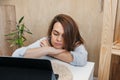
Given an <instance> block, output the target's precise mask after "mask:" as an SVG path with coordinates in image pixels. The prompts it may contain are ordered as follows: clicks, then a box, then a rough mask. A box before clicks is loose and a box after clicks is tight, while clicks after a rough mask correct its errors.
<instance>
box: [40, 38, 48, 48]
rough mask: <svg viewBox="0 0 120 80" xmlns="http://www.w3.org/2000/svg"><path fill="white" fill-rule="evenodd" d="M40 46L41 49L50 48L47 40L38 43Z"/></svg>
mask: <svg viewBox="0 0 120 80" xmlns="http://www.w3.org/2000/svg"><path fill="white" fill-rule="evenodd" d="M40 46H41V47H47V46H50V43H49V41H48V39H44V40H42V41H41V42H40Z"/></svg>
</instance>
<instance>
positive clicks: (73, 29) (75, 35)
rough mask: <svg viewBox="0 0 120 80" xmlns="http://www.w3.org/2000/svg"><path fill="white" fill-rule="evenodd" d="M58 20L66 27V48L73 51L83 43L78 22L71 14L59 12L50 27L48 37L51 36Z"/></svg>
mask: <svg viewBox="0 0 120 80" xmlns="http://www.w3.org/2000/svg"><path fill="white" fill-rule="evenodd" d="M56 22H60V23H61V24H62V26H63V29H64V36H63V38H64V43H65V46H64V49H66V50H68V51H72V50H74V49H75V47H76V46H78V45H80V44H83V39H82V37H81V35H80V33H79V30H78V26H77V24H76V23H75V21H74V20H73V19H72V18H71V17H70V16H68V15H65V14H59V15H57V16H55V17H54V18H53V20H52V22H51V24H50V26H49V29H48V37H50V36H51V32H52V30H53V26H54V24H55V23H56ZM50 40H51V39H50ZM50 44H51V41H50Z"/></svg>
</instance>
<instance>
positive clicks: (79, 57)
mask: <svg viewBox="0 0 120 80" xmlns="http://www.w3.org/2000/svg"><path fill="white" fill-rule="evenodd" d="M44 39H46V37H43V38H41V39H39V40H37V41H36V42H34V43H32V44H31V45H29V46H26V47H21V48H18V49H16V50H15V51H14V52H13V54H12V57H23V56H24V54H25V52H26V50H27V49H30V48H38V47H40V42H41V41H42V40H44ZM70 53H71V54H72V56H73V61H72V62H70V64H71V65H74V66H84V65H85V64H86V63H87V55H88V53H87V51H86V49H85V47H84V45H83V44H81V45H80V46H78V47H76V48H75V50H74V51H70ZM43 58H44V57H43ZM43 58H42V59H43Z"/></svg>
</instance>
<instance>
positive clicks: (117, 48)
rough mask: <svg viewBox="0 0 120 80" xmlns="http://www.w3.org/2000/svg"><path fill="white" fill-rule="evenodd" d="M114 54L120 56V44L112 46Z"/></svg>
mask: <svg viewBox="0 0 120 80" xmlns="http://www.w3.org/2000/svg"><path fill="white" fill-rule="evenodd" d="M112 54H115V55H119V56H120V43H114V44H113V46H112Z"/></svg>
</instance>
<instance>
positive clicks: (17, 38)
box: [5, 16, 32, 48]
mask: <svg viewBox="0 0 120 80" xmlns="http://www.w3.org/2000/svg"><path fill="white" fill-rule="evenodd" d="M23 19H24V16H23V17H21V18H20V20H19V22H18V23H17V24H16V29H15V30H14V31H12V32H11V33H9V34H6V35H5V36H7V37H9V38H8V39H7V41H8V42H10V47H14V46H15V47H17V48H19V47H22V46H23V45H24V42H25V41H26V40H27V39H26V38H25V36H24V33H25V32H27V33H28V34H32V33H31V32H30V30H29V29H28V28H27V27H26V26H25V24H24V23H22V21H23Z"/></svg>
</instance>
